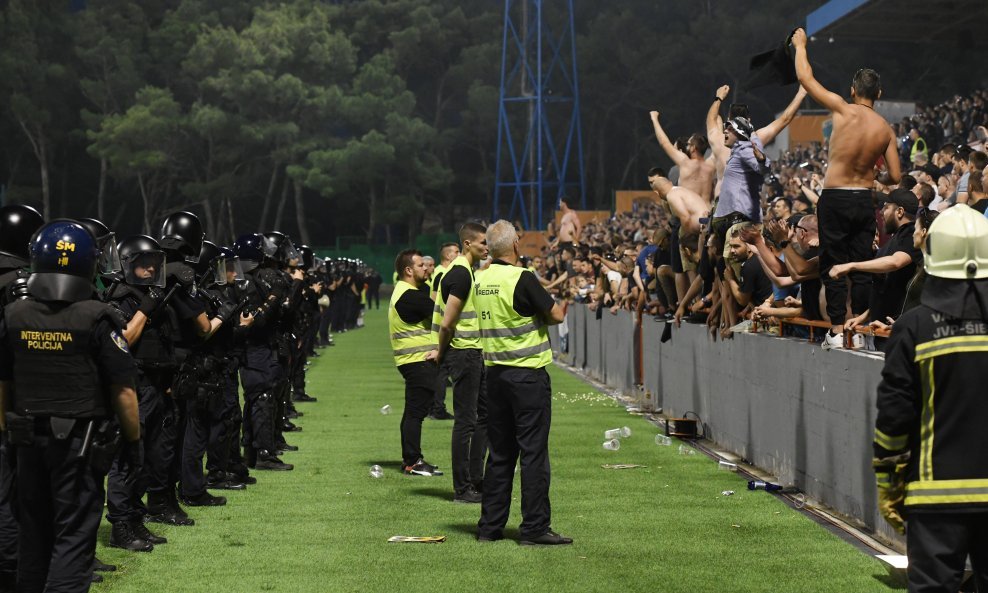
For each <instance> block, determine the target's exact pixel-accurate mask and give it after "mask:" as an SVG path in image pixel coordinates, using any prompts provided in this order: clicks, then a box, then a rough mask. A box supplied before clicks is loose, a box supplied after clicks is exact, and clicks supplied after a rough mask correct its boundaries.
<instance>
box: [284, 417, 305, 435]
mask: <svg viewBox="0 0 988 593" xmlns="http://www.w3.org/2000/svg"><path fill="white" fill-rule="evenodd" d="M281 432H302V427H301V426H295V425H294V424H292V423H291V422H289V421H288V420H285V421H284V422H282V423H281Z"/></svg>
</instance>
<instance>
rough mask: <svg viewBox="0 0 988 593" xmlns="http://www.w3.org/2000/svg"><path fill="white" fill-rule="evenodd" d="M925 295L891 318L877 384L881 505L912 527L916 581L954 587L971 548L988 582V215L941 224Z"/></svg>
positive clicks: (955, 213) (911, 576)
mask: <svg viewBox="0 0 988 593" xmlns="http://www.w3.org/2000/svg"><path fill="white" fill-rule="evenodd" d="M924 252H925V253H924V256H925V261H924V268H925V269H926V275H927V277H926V283H925V285H924V286H923V293H922V296H921V297H920V305H919V306H917V307H915V308H913V309H910V310H908V311H906V312H905V313H903V314H902V316H901V317H899V319H898V320H897V321H896V322H895V325H893V326H892V335H891V337H890V338H889V342H888V348H887V349H886V354H885V366H884V368H883V369H882V381H881V383H880V384H879V385H878V400H877V405H878V414H877V416H876V418H875V441H874V460H873V466H874V469H875V476H876V480H877V486H878V509H879V511H880V512H881V514H882V516H883V517H884V518H885V520H886V521H888V523H889V524H890V525H891V526H892V527H893V528H894V529H895V530H896V531H898V532H899V533H903V532H905V533H906V550H907V554H908V555H909V568H908V570H907V578H908V580H909V591H911V592H924V593H927V592H938V593H953V592H954V591H958V590H960V588H961V581H962V579H963V577H964V570H965V564H966V562H967V559H968V557H970V560H971V568H972V569H973V571H974V581H975V584H976V586H977V590H978V591H985V590H988V537H986V534H988V486H986V484H988V464H986V463H985V456H984V451H985V450H988V431H986V430H985V425H986V424H988V406H985V405H984V401H985V397H984V390H985V388H984V386H985V384H986V383H988V220H986V219H985V217H983V216H982V215H981V214H980V213H978V212H976V211H974V210H972V209H971V208H969V207H968V206H966V205H964V204H958V205H956V206H954V207H952V208H948V209H947V210H945V211H944V212H942V213H941V214H940V215H939V216H937V218H936V220H934V221H933V223H932V224H931V225H930V229H929V235H928V237H927V242H926V247H925V249H924Z"/></svg>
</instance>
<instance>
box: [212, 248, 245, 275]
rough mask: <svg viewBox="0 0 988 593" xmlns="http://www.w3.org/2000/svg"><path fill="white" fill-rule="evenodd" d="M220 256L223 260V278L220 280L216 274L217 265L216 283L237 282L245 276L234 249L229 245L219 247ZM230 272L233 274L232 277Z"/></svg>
mask: <svg viewBox="0 0 988 593" xmlns="http://www.w3.org/2000/svg"><path fill="white" fill-rule="evenodd" d="M220 258H221V259H222V260H223V267H224V270H223V272H224V275H223V280H220V279H219V275H218V274H219V266H217V280H216V283H217V284H224V283H229V282H238V281H240V280H244V279H245V278H246V276H245V275H244V267H243V265H242V264H241V263H240V257H239V256H237V252H236V251H234V250H233V249H231V248H230V247H220ZM231 274H232V275H233V276H232V277H231Z"/></svg>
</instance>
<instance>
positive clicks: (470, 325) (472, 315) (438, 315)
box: [432, 255, 480, 350]
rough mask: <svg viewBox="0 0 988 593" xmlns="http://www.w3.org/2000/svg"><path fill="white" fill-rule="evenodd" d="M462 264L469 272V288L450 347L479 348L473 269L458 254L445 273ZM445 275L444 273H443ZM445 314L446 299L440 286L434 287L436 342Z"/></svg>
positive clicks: (433, 323)
mask: <svg viewBox="0 0 988 593" xmlns="http://www.w3.org/2000/svg"><path fill="white" fill-rule="evenodd" d="M457 266H462V267H464V268H466V270H467V272H468V273H469V274H470V284H471V290H470V292H469V293H468V294H467V300H466V302H465V303H464V304H463V310H462V311H460V320H459V321H458V322H457V323H456V331H455V332H454V333H453V341H452V342H450V347H452V348H457V349H459V350H466V349H468V348H476V349H478V350H479V349H480V324H479V323H477V311H476V309H474V306H473V286H472V284H473V281H474V279H473V270H472V269H471V267H470V262H469V261H467V258H466V257H464V256H462V255H461V256H459V257H458V258H456V259H454V260H453V261H452V262H450V264H449V268H447V270H446V274H448V273H449V272H452V271H453V268H455V267H457ZM444 276H445V274H444ZM445 315H446V299H444V298H443V291H442V287H440V286H437V287H436V306H435V308H434V309H433V311H432V332H433V333H434V334H436V342H437V343H438V341H439V326H440V325H442V322H443V316H445Z"/></svg>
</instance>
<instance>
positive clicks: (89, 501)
mask: <svg viewBox="0 0 988 593" xmlns="http://www.w3.org/2000/svg"><path fill="white" fill-rule="evenodd" d="M46 229H48V231H46ZM49 231H50V232H49ZM79 233H82V234H84V235H85V237H84V238H83V237H82V236H81V235H80V234H79ZM39 235H40V238H39V239H38V242H36V243H41V246H40V247H39V246H38V245H37V244H36V245H35V246H33V247H32V249H33V250H35V252H40V253H42V254H44V255H51V254H47V253H46V252H47V251H49V250H48V249H47V247H48V246H49V245H54V243H55V241H54V240H51V241H48V240H47V239H51V238H52V237H51V236H52V235H57V236H59V237H76V239H75V240H76V241H78V242H79V245H78V251H76V249H75V247H76V245H75V244H74V243H72V244H70V243H65V244H64V245H65V246H64V247H60V248H59V251H62V250H63V249H64V253H65V255H64V256H61V258H60V259H59V261H60V262H62V265H63V266H65V267H66V268H70V267H72V266H75V265H76V264H75V263H74V262H72V261H71V260H73V259H76V258H81V259H86V258H87V257H88V256H86V255H85V254H84V252H85V251H86V250H87V249H91V250H92V251H93V252H95V248H92V246H86V245H83V244H82V241H91V238H90V237H89V235H88V233H87V232H86V231H85V230H83V229H82V227H79V226H78V225H75V224H74V223H66V222H63V221H59V222H56V223H51V224H50V225H48V226H47V227H43V228H42V230H41V231H39ZM59 245H63V244H62V243H61V242H60V243H59ZM70 252H72V253H71V255H70ZM34 257H35V255H34V253H33V254H32V259H34ZM92 260H93V262H92V263H93V265H92V268H91V272H92V273H91V274H86V275H88V276H89V278H88V279H87V278H85V277H84V276H83V275H80V276H78V277H75V278H74V280H76V281H77V282H78V281H80V280H81V281H82V283H81V285H80V284H78V283H77V284H76V289H73V290H72V291H63V290H62V289H58V288H56V289H52V288H51V286H52V284H50V283H48V282H47V281H46V280H44V279H42V280H40V281H39V282H37V283H34V284H33V285H32V284H31V283H29V288H30V289H31V294H32V295H33V296H32V298H28V299H23V300H19V301H16V302H14V303H11V304H9V305H7V306H6V307H5V308H4V317H3V320H2V321H0V381H3V382H5V383H7V384H8V385H10V386H11V387H12V389H10V390H9V391H8V399H7V401H6V402H5V405H6V424H7V431H6V432H7V438H8V439H9V441H10V444H11V445H13V446H15V448H16V454H17V474H16V480H17V484H18V488H17V506H16V514H17V521H18V524H19V527H20V538H19V546H18V552H19V564H18V577H17V580H18V585H17V590H18V591H24V592H27V593H30V592H35V591H38V592H40V591H42V590H44V591H48V592H52V593H56V592H82V591H88V590H89V585H90V582H91V580H92V568H93V557H94V555H95V550H96V535H97V530H98V528H99V522H100V516H101V511H102V506H103V497H104V491H103V479H104V477H105V472H106V465H105V464H103V463H95V462H93V461H94V457H93V456H94V453H93V449H94V447H96V444H95V442H94V433H96V432H103V430H100V428H102V429H106V428H107V427H108V426H109V423H108V422H106V421H107V420H108V419H109V418H111V417H112V416H113V415H114V413H113V403H112V402H111V401H110V397H109V396H108V393H109V387H110V386H111V385H114V386H119V387H121V388H124V389H127V388H129V393H128V392H126V391H125V393H124V394H123V396H124V397H126V396H127V395H129V397H130V398H133V397H134V395H133V385H134V378H135V374H136V367H135V365H134V361H133V359H132V358H131V356H130V354H129V352H128V348H127V344H126V342H125V341H124V340H123V338H122V337H121V336H120V333H119V331H120V329H121V327H120V326H119V325H118V324H117V319H118V318H117V317H116V316H115V315H114V314H113V313H112V312H111V311H110V309H109V307H108V306H106V305H105V304H102V303H100V302H98V301H94V300H86V298H85V297H81V294H82V293H80V292H79V290H77V289H78V288H79V287H80V286H81V288H82V292H88V293H89V294H90V295H91V294H92V276H94V275H95V255H93V256H92ZM82 267H83V268H85V267H87V266H82ZM69 275H70V274H65V276H69ZM38 276H41V274H32V281H33V280H35V278H36V277H38ZM87 286H88V287H89V288H88V290H86V287H87ZM63 288H64V286H63ZM59 292H63V293H64V294H69V292H74V293H75V297H68V296H66V297H64V298H62V297H59V298H57V299H56V298H51V299H46V300H41V298H39V297H48V296H52V295H53V294H57V293H59ZM80 298H81V299H82V300H80ZM55 301H58V302H55ZM131 401H132V402H133V403H136V402H134V401H133V400H131ZM121 421H122V422H123V421H124V420H121ZM135 421H136V418H133V417H129V418H126V422H127V425H128V428H129V429H130V430H131V431H133V430H135V429H136V422H135ZM105 457H109V456H108V455H107V456H105ZM80 458H82V459H80Z"/></svg>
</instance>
